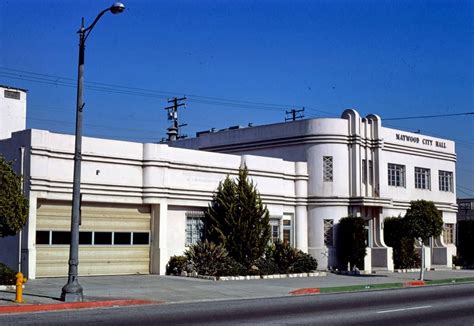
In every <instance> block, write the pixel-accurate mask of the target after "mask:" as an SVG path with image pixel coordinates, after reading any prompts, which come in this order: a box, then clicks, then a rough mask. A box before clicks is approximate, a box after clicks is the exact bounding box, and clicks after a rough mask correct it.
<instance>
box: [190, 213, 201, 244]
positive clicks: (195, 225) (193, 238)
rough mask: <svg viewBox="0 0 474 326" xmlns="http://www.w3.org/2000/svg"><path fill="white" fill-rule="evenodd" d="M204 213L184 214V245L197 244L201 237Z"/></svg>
mask: <svg viewBox="0 0 474 326" xmlns="http://www.w3.org/2000/svg"><path fill="white" fill-rule="evenodd" d="M202 217H204V212H200V211H196V212H186V245H187V246H189V245H193V244H196V243H198V241H200V240H201V237H202V231H203V230H202V229H203V226H204V225H203V223H202V220H201V218H202Z"/></svg>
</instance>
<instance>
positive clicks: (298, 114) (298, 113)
mask: <svg viewBox="0 0 474 326" xmlns="http://www.w3.org/2000/svg"><path fill="white" fill-rule="evenodd" d="M285 113H286V115H290V116H289V117H285V121H296V119H303V118H304V107H303V108H301V109H299V110H296V109H291V110H290V111H286V112H285Z"/></svg>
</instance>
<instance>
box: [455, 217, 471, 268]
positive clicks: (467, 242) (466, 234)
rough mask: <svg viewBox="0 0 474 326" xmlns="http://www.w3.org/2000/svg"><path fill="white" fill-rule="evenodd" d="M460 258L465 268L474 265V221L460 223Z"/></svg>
mask: <svg viewBox="0 0 474 326" xmlns="http://www.w3.org/2000/svg"><path fill="white" fill-rule="evenodd" d="M457 248H458V257H459V258H460V261H461V263H462V264H463V265H464V266H470V265H474V221H473V220H467V221H459V222H458V239H457Z"/></svg>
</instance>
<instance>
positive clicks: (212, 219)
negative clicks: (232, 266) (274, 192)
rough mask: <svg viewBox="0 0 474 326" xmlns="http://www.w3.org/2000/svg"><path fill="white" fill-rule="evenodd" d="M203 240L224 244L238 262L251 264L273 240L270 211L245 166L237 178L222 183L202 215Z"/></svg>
mask: <svg viewBox="0 0 474 326" xmlns="http://www.w3.org/2000/svg"><path fill="white" fill-rule="evenodd" d="M202 220H203V224H204V232H203V240H204V239H207V240H208V241H210V242H214V243H216V244H217V245H219V244H222V245H223V246H224V247H225V248H226V249H227V251H228V252H229V255H230V256H231V257H232V258H234V259H235V260H236V261H237V262H238V263H240V264H242V265H244V266H245V267H246V268H250V267H251V266H252V265H253V264H255V263H256V261H257V260H258V259H259V258H261V257H262V256H263V255H264V253H265V248H266V246H267V245H268V243H269V241H270V236H271V234H270V224H269V223H270V215H269V212H268V209H267V208H266V206H264V205H263V203H262V200H261V198H260V194H259V193H258V191H257V189H256V187H255V185H254V184H253V182H252V181H250V180H249V179H248V170H247V168H246V167H244V168H241V169H239V176H238V178H237V180H233V179H231V178H230V177H229V176H227V177H226V179H225V180H224V181H223V182H221V183H220V184H219V187H218V188H217V192H216V194H215V195H214V196H213V198H212V202H211V204H210V205H209V207H208V209H207V211H206V212H205V214H204V217H203V219H202Z"/></svg>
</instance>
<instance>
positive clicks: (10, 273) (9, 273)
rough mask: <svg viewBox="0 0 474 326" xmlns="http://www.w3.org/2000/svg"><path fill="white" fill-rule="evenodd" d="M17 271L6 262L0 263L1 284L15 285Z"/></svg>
mask: <svg viewBox="0 0 474 326" xmlns="http://www.w3.org/2000/svg"><path fill="white" fill-rule="evenodd" d="M15 283H16V272H15V271H14V270H13V269H11V268H10V267H8V266H7V265H5V264H2V263H0V285H15Z"/></svg>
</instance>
